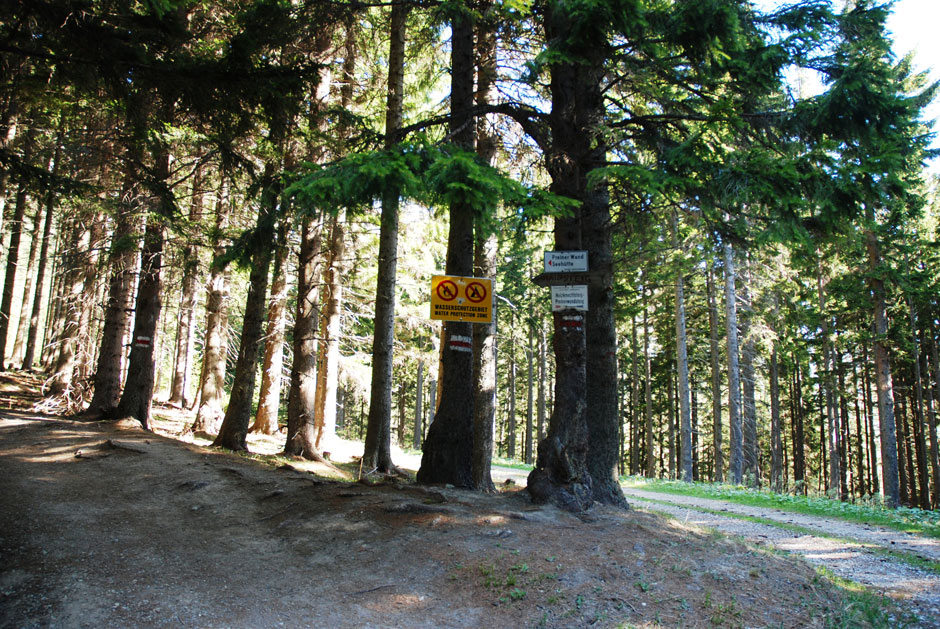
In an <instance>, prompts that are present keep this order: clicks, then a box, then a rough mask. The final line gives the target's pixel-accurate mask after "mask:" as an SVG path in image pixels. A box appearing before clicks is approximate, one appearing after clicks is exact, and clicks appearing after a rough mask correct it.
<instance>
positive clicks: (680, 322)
mask: <svg viewBox="0 0 940 629" xmlns="http://www.w3.org/2000/svg"><path fill="white" fill-rule="evenodd" d="M678 223H679V218H678V215H675V214H674V215H673V225H672V229H673V232H672V242H673V246H674V247H676V248H678V246H679V235H678V229H679V225H678ZM676 368H677V370H678V372H679V374H678V375H679V423H680V434H681V439H682V447H681V454H682V461H681V465H680V467H681V473H682V480H684V481H686V482H692V415H691V409H690V407H689V406H690V400H689V397H690V394H689V351H688V347H687V342H686V330H685V286H684V284H683V273H682V269H681V266H680V269H679V271H678V273H676Z"/></svg>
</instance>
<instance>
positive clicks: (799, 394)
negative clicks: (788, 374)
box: [793, 356, 806, 494]
mask: <svg viewBox="0 0 940 629" xmlns="http://www.w3.org/2000/svg"><path fill="white" fill-rule="evenodd" d="M793 365H794V372H793V388H794V393H793V411H794V412H793V482H794V483H795V485H796V487H797V489H798V491H799V493H801V494H805V493H806V455H805V453H806V446H805V443H806V441H805V438H804V425H803V387H802V383H801V380H802V368H801V366H800V361H799V357H797V356H793Z"/></svg>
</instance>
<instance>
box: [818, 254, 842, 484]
mask: <svg viewBox="0 0 940 629" xmlns="http://www.w3.org/2000/svg"><path fill="white" fill-rule="evenodd" d="M816 280H817V284H816V288H817V293H818V298H819V316H820V327H821V328H822V336H823V347H822V352H823V364H822V374H821V375H822V378H821V380H820V385H821V386H822V388H823V399H824V400H825V405H826V418H827V424H826V425H827V428H826V448H827V453H828V455H829V476H828V481H827V487H828V489H829V491H830V492H833V493H834V494H835V497H836V498H841V497H842V491H841V485H840V483H839V477H840V465H839V428H838V427H839V422H838V418H837V416H836V409H835V403H834V395H835V391H834V389H835V385H834V384H833V381H832V366H833V361H832V357H833V353H832V342H831V340H830V338H829V334H830V332H829V314H828V313H827V312H826V286H825V280H824V278H823V267H822V260H821V259H820V260H819V272H818V274H817V276H816Z"/></svg>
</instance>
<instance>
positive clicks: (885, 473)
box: [865, 210, 901, 508]
mask: <svg viewBox="0 0 940 629" xmlns="http://www.w3.org/2000/svg"><path fill="white" fill-rule="evenodd" d="M869 212H870V213H869V217H868V218H869V221H870V222H872V223H873V222H874V221H873V216H872V215H871V210H869ZM865 244H866V248H867V250H868V270H869V277H868V286H869V289H870V290H871V292H872V309H873V314H874V322H875V328H874V331H875V338H874V341H873V343H872V344H873V346H874V359H875V382H876V387H877V391H878V420H879V424H880V425H881V475H882V481H881V486H882V488H883V492H884V494H883V495H884V500H885V504H886V505H887V506H889V507H891V508H896V507H898V506H900V504H901V490H900V484H899V481H898V443H897V433H896V428H895V418H894V387H893V385H892V383H891V362H890V358H889V356H888V348H887V345H886V343H887V335H888V316H887V308H886V306H885V286H884V279H882V275H881V272H882V270H881V266H882V258H881V245H880V243H879V242H878V238H877V236H876V235H875V233H874V231H872V230H871V229H869V230H867V231H866V233H865Z"/></svg>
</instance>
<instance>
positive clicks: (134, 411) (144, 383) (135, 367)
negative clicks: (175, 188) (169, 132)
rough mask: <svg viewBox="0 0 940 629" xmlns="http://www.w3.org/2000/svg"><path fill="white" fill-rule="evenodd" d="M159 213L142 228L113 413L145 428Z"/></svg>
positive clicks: (159, 257) (159, 259)
mask: <svg viewBox="0 0 940 629" xmlns="http://www.w3.org/2000/svg"><path fill="white" fill-rule="evenodd" d="M167 157H168V156H167ZM165 163H166V165H167V166H168V165H169V161H168V160H165ZM161 181H163V179H161ZM158 202H161V203H163V202H164V201H163V200H159V201H158ZM161 215H162V214H161V213H154V214H151V216H150V218H149V219H148V221H147V227H146V229H145V231H144V239H143V247H142V249H141V267H140V279H139V281H138V286H137V299H136V300H135V303H134V332H133V336H132V339H133V341H132V344H131V354H130V357H129V358H128V366H127V377H126V378H125V381H124V391H123V392H122V394H121V399H120V401H119V402H118V405H117V410H116V413H115V414H116V415H117V416H118V417H133V418H134V419H136V420H137V421H139V422H140V423H141V425H143V427H144V428H145V429H147V430H149V429H150V404H151V400H152V398H153V386H154V376H155V371H156V369H155V365H154V351H153V350H154V344H155V342H156V336H157V322H158V320H159V318H160V307H161V305H162V302H161V299H160V288H161V282H160V271H161V267H162V263H163V241H164V231H163V225H162V223H161V222H160V220H159V219H158V218H157V217H158V216H161Z"/></svg>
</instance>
